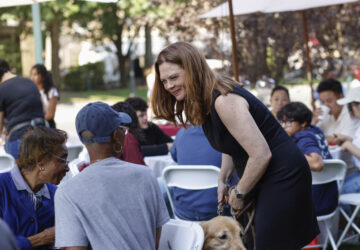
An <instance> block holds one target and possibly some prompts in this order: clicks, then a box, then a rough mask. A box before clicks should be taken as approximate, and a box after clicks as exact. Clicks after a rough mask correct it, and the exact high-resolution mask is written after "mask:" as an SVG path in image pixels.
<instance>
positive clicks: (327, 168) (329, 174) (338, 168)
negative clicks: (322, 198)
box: [305, 159, 347, 249]
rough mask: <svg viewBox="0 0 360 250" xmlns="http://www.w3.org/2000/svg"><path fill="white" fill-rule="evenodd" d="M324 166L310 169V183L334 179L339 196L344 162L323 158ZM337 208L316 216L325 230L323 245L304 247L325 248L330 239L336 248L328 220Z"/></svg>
mask: <svg viewBox="0 0 360 250" xmlns="http://www.w3.org/2000/svg"><path fill="white" fill-rule="evenodd" d="M323 162H324V167H323V170H322V171H311V175H312V184H313V185H317V184H326V183H330V182H333V181H336V182H337V184H338V195H339V197H340V194H341V190H342V186H343V183H344V179H345V175H346V169H347V166H346V163H345V162H344V161H342V160H339V159H331V160H324V161H323ZM337 211H338V209H335V210H334V211H333V212H331V213H329V214H325V215H321V216H317V220H318V222H322V223H324V227H325V230H326V235H327V236H326V239H325V242H324V244H323V245H312V246H308V247H305V248H314V247H319V246H322V247H323V249H326V247H327V244H328V240H330V243H331V246H332V248H333V249H337V246H336V243H335V239H334V237H333V236H332V233H331V231H330V221H331V219H332V218H333V217H334V216H335V215H336V213H337Z"/></svg>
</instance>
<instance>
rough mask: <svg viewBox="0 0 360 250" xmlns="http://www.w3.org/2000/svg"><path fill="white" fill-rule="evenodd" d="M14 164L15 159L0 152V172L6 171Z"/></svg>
mask: <svg viewBox="0 0 360 250" xmlns="http://www.w3.org/2000/svg"><path fill="white" fill-rule="evenodd" d="M14 166H15V159H14V157H12V155H10V154H7V153H2V154H0V173H4V172H8V171H10V170H11V169H12V168H13V167H14Z"/></svg>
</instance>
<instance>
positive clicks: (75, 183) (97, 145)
mask: <svg viewBox="0 0 360 250" xmlns="http://www.w3.org/2000/svg"><path fill="white" fill-rule="evenodd" d="M130 123H131V118H130V116H129V115H127V114H125V113H122V112H116V111H115V110H113V109H112V108H111V107H110V106H109V105H107V104H105V103H102V102H95V103H89V104H87V105H86V106H85V107H83V108H82V109H81V110H80V111H79V113H78V114H77V116H76V130H77V133H78V135H79V137H80V140H81V141H82V142H83V143H84V144H85V147H86V149H87V150H88V152H89V155H90V166H89V167H87V168H86V169H84V171H82V172H81V174H79V175H77V176H75V177H74V178H72V179H71V180H69V181H68V182H67V183H64V184H63V185H62V186H60V187H59V188H58V191H57V192H56V195H55V225H56V227H55V228H56V229H55V230H56V232H55V235H56V237H55V240H56V242H55V245H56V247H61V248H62V249H87V247H88V246H91V247H92V249H134V250H136V249H139V250H140V249H157V248H158V244H159V239H160V234H161V227H162V226H163V225H164V224H165V223H166V222H167V221H168V220H169V215H168V212H167V209H166V206H165V202H164V200H163V197H162V194H161V191H160V188H159V185H158V183H157V180H156V178H155V177H154V175H153V174H152V172H151V170H150V169H149V168H147V167H145V166H142V165H137V164H132V163H129V162H124V161H121V160H119V159H118V158H116V157H117V156H118V155H119V154H120V153H121V150H122V148H123V144H124V137H125V135H126V132H127V126H128V125H129V124H130Z"/></svg>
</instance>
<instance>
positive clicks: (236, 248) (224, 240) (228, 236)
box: [200, 216, 246, 250]
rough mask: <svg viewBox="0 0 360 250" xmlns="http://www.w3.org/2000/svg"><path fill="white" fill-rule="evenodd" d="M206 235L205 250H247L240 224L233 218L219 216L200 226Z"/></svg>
mask: <svg viewBox="0 0 360 250" xmlns="http://www.w3.org/2000/svg"><path fill="white" fill-rule="evenodd" d="M200 225H201V227H202V228H203V230H204V233H205V241H204V246H203V250H246V248H245V247H244V244H243V242H242V240H241V238H240V224H239V223H238V222H237V221H236V220H234V219H233V218H231V217H227V216H217V217H215V218H213V219H211V220H209V221H206V222H203V223H201V224H200Z"/></svg>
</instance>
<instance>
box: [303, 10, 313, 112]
mask: <svg viewBox="0 0 360 250" xmlns="http://www.w3.org/2000/svg"><path fill="white" fill-rule="evenodd" d="M301 15H302V21H303V30H304V42H305V55H306V68H307V79H308V81H309V84H310V93H311V106H312V108H313V110H315V99H314V93H313V92H314V89H313V81H312V69H311V61H310V49H309V36H308V34H309V33H308V29H307V21H306V14H305V10H302V11H301Z"/></svg>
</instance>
